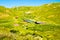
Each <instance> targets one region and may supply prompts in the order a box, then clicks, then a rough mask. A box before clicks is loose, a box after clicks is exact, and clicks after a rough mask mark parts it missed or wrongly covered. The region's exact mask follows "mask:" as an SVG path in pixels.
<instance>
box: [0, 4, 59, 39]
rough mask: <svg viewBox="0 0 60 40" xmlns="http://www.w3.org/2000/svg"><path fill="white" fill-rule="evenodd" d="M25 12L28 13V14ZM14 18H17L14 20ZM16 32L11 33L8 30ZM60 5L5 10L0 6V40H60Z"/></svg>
mask: <svg viewBox="0 0 60 40" xmlns="http://www.w3.org/2000/svg"><path fill="white" fill-rule="evenodd" d="M27 12H30V13H29V14H28V13H27ZM16 17H18V18H17V19H16ZM23 19H31V20H35V21H41V22H44V23H45V24H35V23H27V22H24V21H23ZM11 29H13V30H16V31H17V32H16V33H11V32H10V30H11ZM59 30H60V3H52V4H45V5H42V6H36V7H25V6H23V7H15V8H10V9H9V8H5V7H2V6H0V35H1V36H0V39H1V40H3V39H4V40H15V39H16V40H35V39H36V40H38V38H36V37H37V36H39V38H40V40H41V37H42V38H43V40H59V39H60V31H59Z"/></svg>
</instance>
